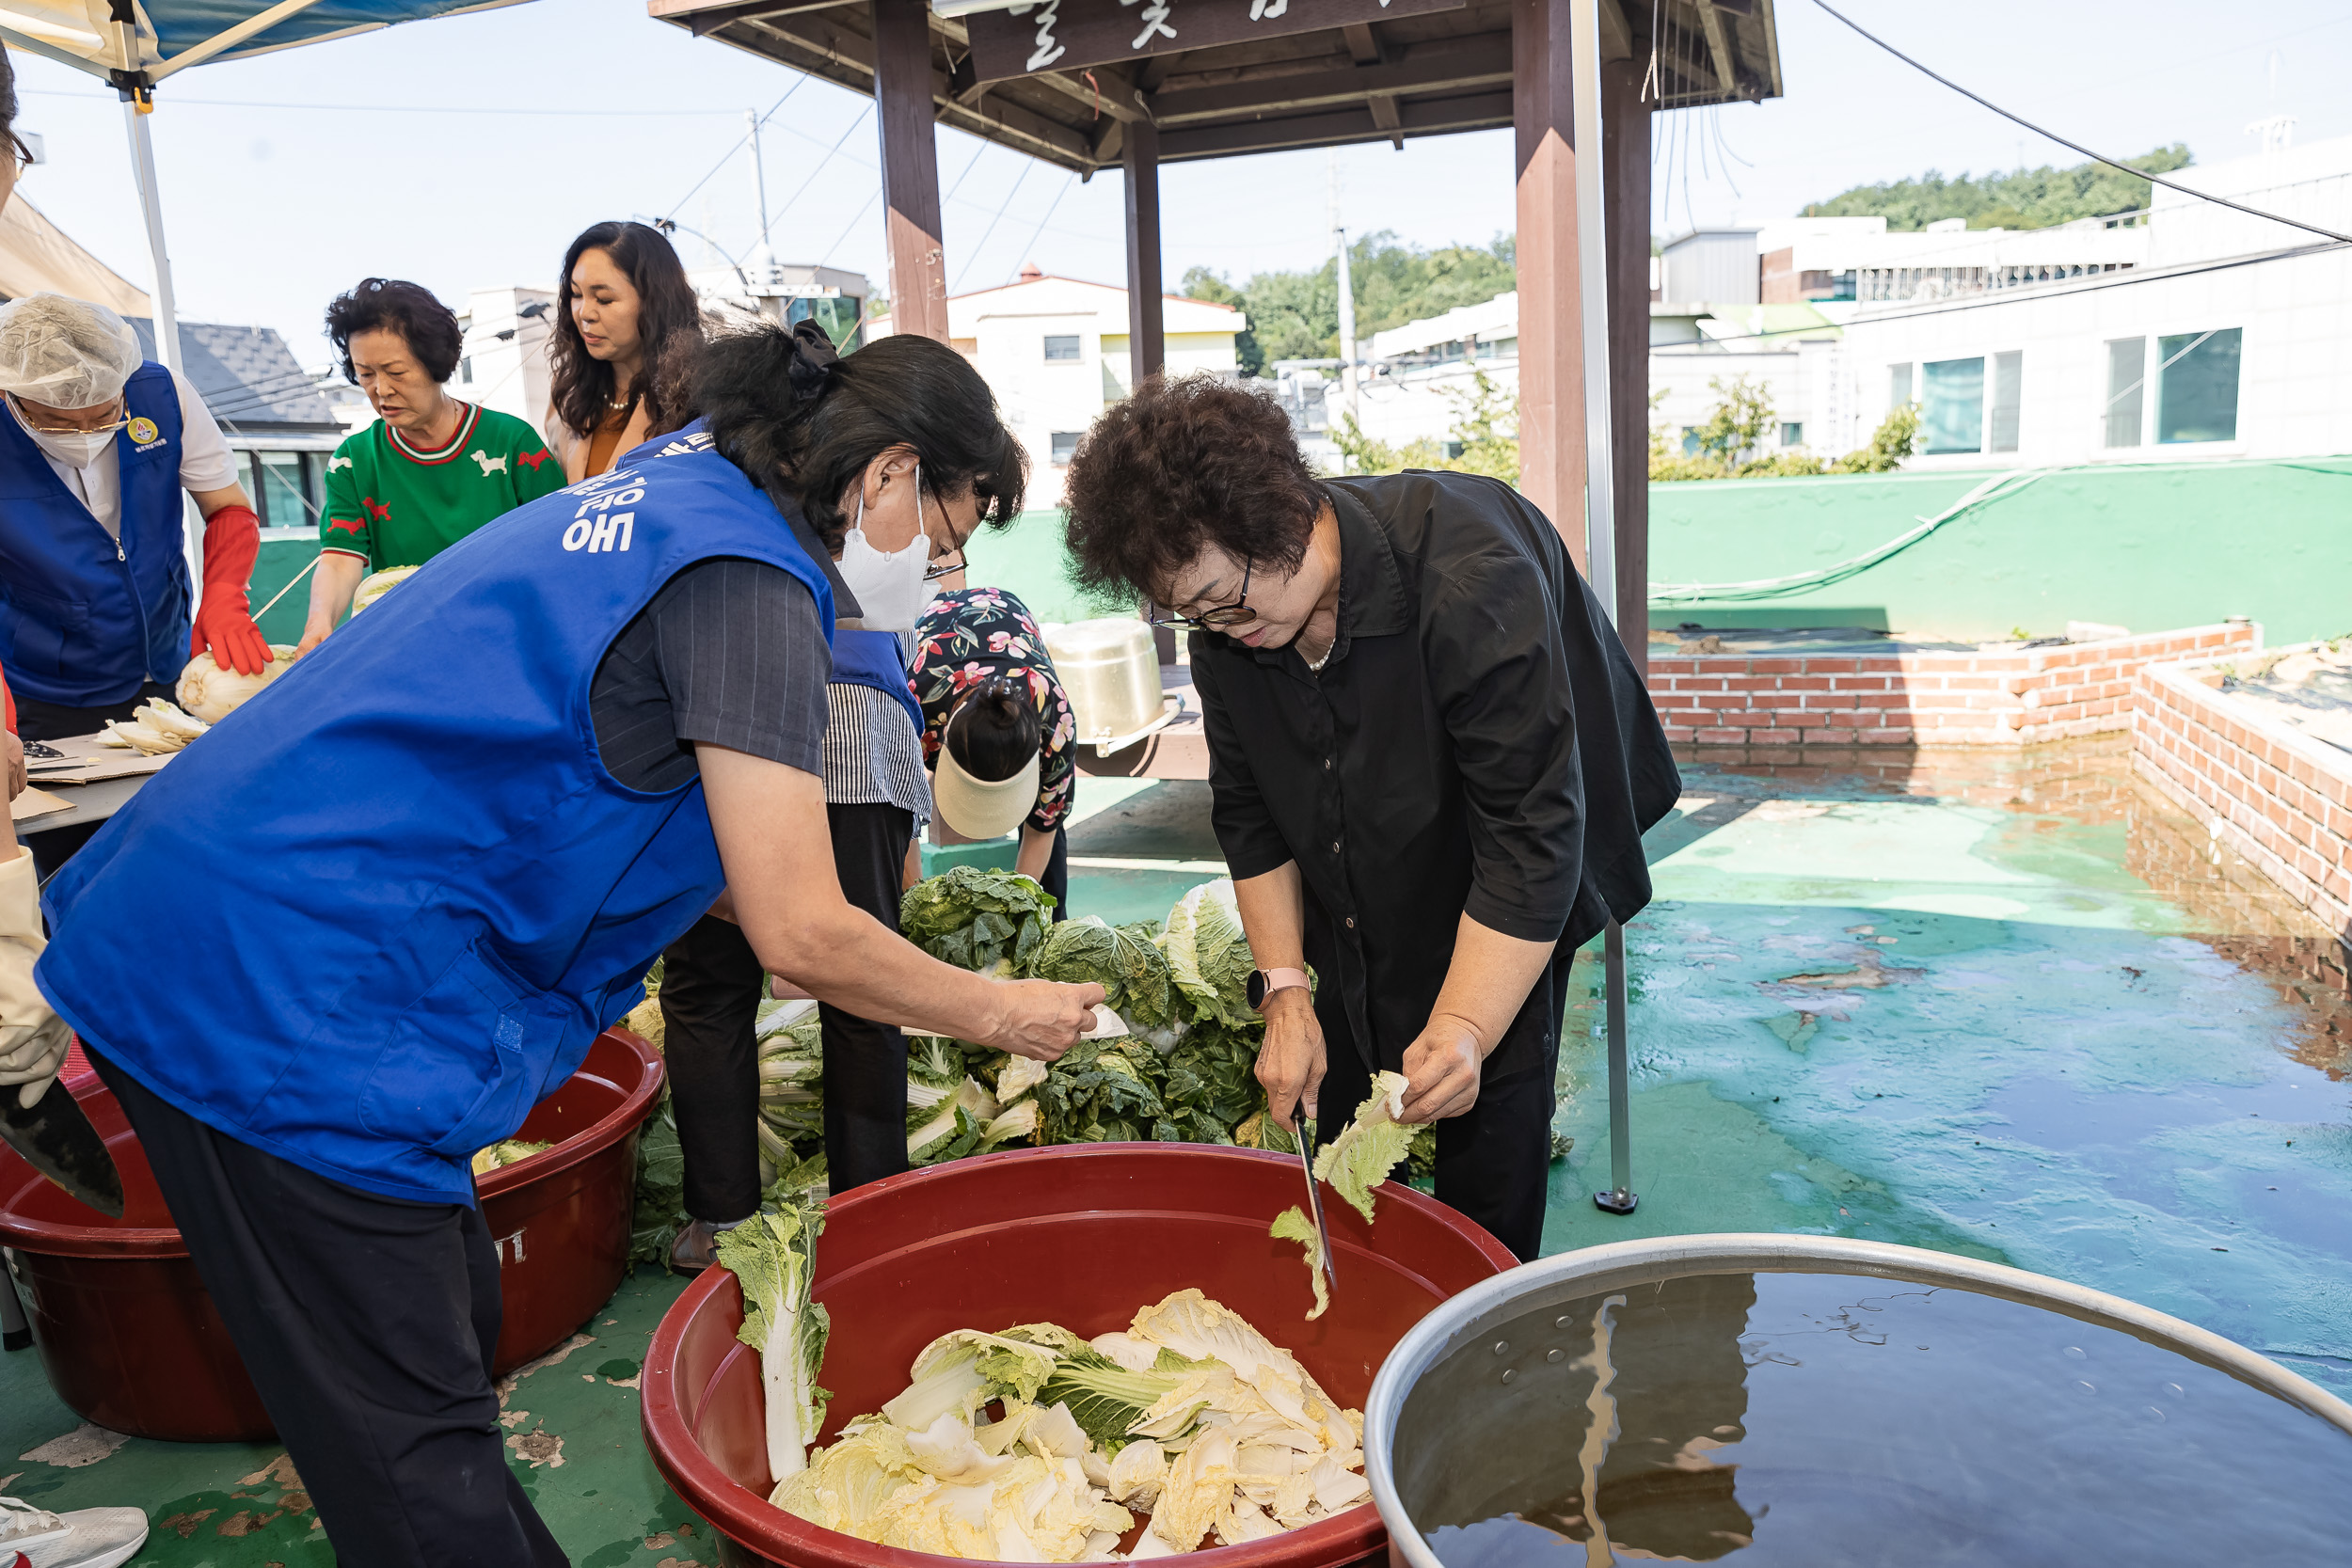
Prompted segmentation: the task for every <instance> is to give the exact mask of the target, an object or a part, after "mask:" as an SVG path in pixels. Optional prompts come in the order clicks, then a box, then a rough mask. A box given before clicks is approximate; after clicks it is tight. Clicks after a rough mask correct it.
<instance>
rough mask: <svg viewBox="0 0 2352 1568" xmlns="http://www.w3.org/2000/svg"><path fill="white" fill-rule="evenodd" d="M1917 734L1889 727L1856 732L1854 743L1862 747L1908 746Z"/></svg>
mask: <svg viewBox="0 0 2352 1568" xmlns="http://www.w3.org/2000/svg"><path fill="white" fill-rule="evenodd" d="M1915 733H1916V732H1915V731H1913V730H1909V729H1897V728H1894V727H1892V726H1889V727H1887V728H1885V729H1880V730H1856V731H1854V734H1853V738H1854V743H1855V744H1856V745H1860V746H1908V745H1910V744H1911V742H1912V738H1913V736H1914V735H1915Z"/></svg>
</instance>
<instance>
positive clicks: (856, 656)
mask: <svg viewBox="0 0 2352 1568" xmlns="http://www.w3.org/2000/svg"><path fill="white" fill-rule="evenodd" d="M807 330H809V331H812V332H813V331H814V330H815V328H813V327H811V328H808V329H807ZM713 389H714V390H716V388H713ZM722 397H723V394H722ZM1000 430H1001V427H989V426H984V425H983V424H981V423H980V421H978V420H974V421H972V422H971V423H970V424H969V425H967V426H965V427H962V434H964V435H965V436H966V437H967V438H968V439H969V440H970V441H971V442H972V444H971V445H970V446H969V447H968V448H967V449H966V450H964V451H960V452H947V453H943V454H941V455H943V456H945V457H946V459H947V461H948V471H949V472H958V471H962V470H967V469H971V470H978V469H985V470H987V471H989V472H991V473H997V472H1002V473H1006V474H1011V473H1016V472H1021V471H1024V470H1025V466H1026V464H1025V458H1024V456H1023V454H1022V452H1021V450H1020V448H1019V447H1017V446H1013V445H1010V444H1009V443H1008V444H1003V445H999V444H997V443H999V442H1000V441H1001V440H1002V436H1001V434H1000ZM709 445H710V436H709V434H708V432H707V427H706V425H705V423H704V421H703V420H694V421H693V422H692V423H691V424H689V425H687V426H686V427H685V428H684V429H682V430H680V431H679V432H678V433H677V434H676V435H675V436H672V437H670V438H668V439H666V440H655V441H650V442H647V443H646V444H645V445H644V446H643V447H641V448H639V449H637V450H636V451H631V452H628V453H626V454H624V455H623V457H622V458H621V461H622V462H623V463H634V462H640V461H644V460H646V459H648V458H659V457H663V456H676V455H679V454H681V453H685V452H690V451H702V450H707V448H708V447H709ZM932 471H933V472H937V471H938V467H937V465H936V464H935V465H934V467H933V470H932ZM844 510H846V511H847V512H848V514H849V517H848V524H849V526H848V527H847V528H846V529H842V528H838V527H834V528H828V529H827V530H826V531H825V537H824V543H825V545H826V546H827V548H828V550H829V551H830V552H831V554H832V557H833V559H834V562H836V564H835V567H834V571H835V574H836V576H837V578H838V580H839V581H840V582H841V583H842V584H843V585H844V586H846V587H847V588H848V589H849V591H850V594H851V595H852V596H853V597H854V598H855V600H856V604H857V607H858V614H857V615H856V616H854V617H843V618H840V619H836V621H835V622H834V638H833V678H832V680H831V681H830V682H828V683H827V685H826V687H825V707H826V723H825V745H824V778H825V816H826V820H827V824H828V826H829V827H830V829H831V836H832V839H833V857H834V874H835V875H836V876H837V877H838V878H839V879H840V882H841V893H842V896H843V897H844V898H846V899H848V900H849V902H850V904H852V905H854V906H856V907H857V908H859V909H862V910H864V911H866V912H867V913H869V914H871V915H873V916H874V918H876V919H877V920H880V921H882V922H884V923H885V924H894V925H895V924H896V923H897V921H898V899H899V893H900V880H899V879H900V870H901V866H902V865H903V863H904V862H905V860H906V857H907V855H908V853H909V851H910V849H911V847H912V846H913V844H914V831H915V829H916V828H918V827H919V826H921V824H922V823H923V822H924V820H925V819H926V818H927V817H928V816H929V815H930V785H929V783H928V778H927V775H926V774H925V772H924V768H923V746H922V738H921V736H922V717H921V710H920V709H919V708H917V707H916V706H915V705H914V695H913V693H912V692H911V691H910V690H909V689H908V685H907V673H906V663H905V654H904V643H905V642H906V641H910V640H912V638H913V636H914V617H915V613H916V611H917V610H919V609H920V608H921V606H922V603H923V601H924V599H925V598H926V597H927V596H928V594H929V593H930V588H929V584H930V582H931V581H932V580H933V579H934V578H936V577H937V576H939V575H944V574H945V573H947V572H954V571H961V569H962V567H961V559H960V557H961V547H962V544H963V541H964V540H965V539H966V538H968V537H969V535H970V532H971V529H972V527H977V524H978V522H979V520H980V519H979V518H978V517H977V515H975V516H974V517H973V518H972V519H971V520H970V526H965V525H963V524H960V523H959V522H958V521H957V519H956V518H955V517H953V516H951V515H950V514H949V509H948V508H947V506H946V505H945V504H944V503H943V498H942V496H941V495H940V494H938V493H936V492H934V491H933V490H932V489H931V488H930V486H929V485H927V484H925V483H924V472H923V462H922V459H921V458H920V457H919V456H918V455H917V454H915V453H914V452H912V451H903V452H899V453H897V454H896V455H893V456H890V457H888V458H887V460H885V461H883V462H881V463H877V464H874V465H872V466H871V467H869V468H868V469H867V470H866V474H865V475H864V477H863V479H862V480H861V482H860V484H859V488H858V493H857V496H856V498H855V499H854V501H853V502H852V503H850V505H849V506H848V507H846V508H845V509H844ZM996 516H997V518H998V519H999V520H1001V521H1009V520H1010V519H1011V516H1012V514H1010V513H1003V512H999V513H998V514H996ZM661 960H662V967H661V1017H662V1034H663V1054H664V1056H665V1057H666V1059H667V1061H668V1063H669V1069H670V1108H671V1111H672V1113H673V1114H674V1115H675V1117H676V1118H677V1131H678V1142H679V1144H680V1146H681V1149H682V1152H683V1154H684V1157H685V1173H684V1184H685V1208H686V1212H687V1215H688V1217H689V1224H688V1225H687V1226H686V1227H685V1228H684V1229H683V1230H681V1231H680V1232H679V1233H678V1235H677V1236H676V1238H675V1241H674V1242H673V1244H672V1245H671V1248H670V1254H669V1264H670V1267H672V1268H673V1269H675V1270H678V1271H680V1272H682V1273H687V1274H693V1273H699V1272H700V1271H701V1270H703V1269H706V1268H708V1267H709V1266H710V1265H711V1263H712V1262H713V1261H714V1259H715V1249H716V1246H717V1243H718V1237H719V1234H720V1233H721V1232H723V1231H725V1230H728V1229H732V1228H733V1227H735V1226H736V1225H739V1224H740V1223H741V1222H742V1221H743V1220H745V1219H747V1218H749V1217H750V1216H751V1214H752V1213H753V1212H755V1210H756V1209H757V1208H758V1207H759V1200H760V1192H761V1188H762V1186H763V1185H764V1183H763V1182H762V1180H761V1174H760V1168H759V1164H760V1148H759V1141H758V1132H759V1052H758V1046H757V1042H756V1040H755V1036H754V1029H755V1024H756V1022H757V1020H758V1013H759V1004H760V1001H761V998H762V997H763V995H764V994H765V993H766V987H765V986H764V984H763V982H764V981H765V980H766V978H767V975H766V972H765V971H763V970H762V969H761V967H760V963H759V958H758V957H757V955H755V953H754V952H753V951H752V949H751V946H750V944H749V943H748V942H745V941H744V937H743V932H742V931H741V929H740V928H739V927H737V926H735V925H734V924H733V923H731V922H729V921H726V920H723V919H720V918H718V917H717V916H705V917H704V918H703V919H701V920H698V921H696V922H695V923H694V927H693V928H692V929H691V930H690V931H688V932H687V933H686V934H685V935H684V936H682V937H680V938H678V939H677V941H675V942H672V943H671V944H670V945H669V946H668V947H667V948H666V949H664V950H663V952H662V955H661ZM818 1012H819V1016H820V1021H821V1023H822V1030H823V1035H822V1037H823V1041H824V1075H825V1097H824V1100H825V1102H824V1142H825V1160H826V1175H827V1177H828V1179H829V1180H830V1181H831V1184H832V1188H833V1191H834V1193H835V1194H840V1193H844V1192H847V1191H849V1190H850V1188H852V1187H858V1186H863V1185H864V1184H866V1182H868V1181H879V1180H882V1178H884V1177H886V1176H895V1175H897V1174H898V1172H900V1171H902V1170H905V1169H906V1168H907V1163H908V1162H907V1131H906V1116H907V1042H906V1036H905V1035H904V1034H902V1033H901V1032H900V1031H899V1030H898V1028H897V1027H895V1026H894V1025H891V1024H888V1023H883V1022H876V1021H875V1020H872V1019H868V1018H862V1017H860V1016H858V1015H857V1014H855V1013H853V1012H851V1011H850V1009H848V1008H845V1007H840V1006H834V1005H833V1004H831V1003H825V1004H820V1005H819V1008H818Z"/></svg>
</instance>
